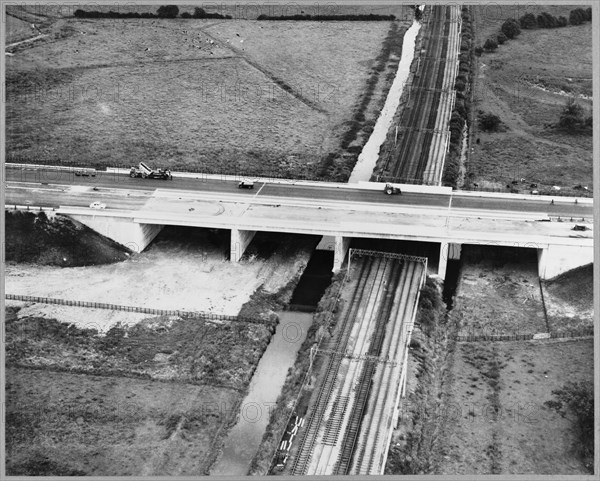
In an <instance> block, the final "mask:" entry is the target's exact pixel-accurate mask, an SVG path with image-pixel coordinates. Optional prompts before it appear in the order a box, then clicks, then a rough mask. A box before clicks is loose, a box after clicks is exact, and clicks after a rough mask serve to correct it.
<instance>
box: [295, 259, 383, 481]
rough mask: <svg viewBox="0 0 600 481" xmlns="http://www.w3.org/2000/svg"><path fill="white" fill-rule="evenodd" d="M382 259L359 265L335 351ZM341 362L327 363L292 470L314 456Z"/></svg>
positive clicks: (334, 357)
mask: <svg viewBox="0 0 600 481" xmlns="http://www.w3.org/2000/svg"><path fill="white" fill-rule="evenodd" d="M381 261H382V259H378V258H366V262H364V263H363V264H362V266H361V268H360V269H359V271H360V272H359V277H358V283H357V285H356V287H355V289H354V292H353V295H352V300H351V302H350V305H349V307H348V309H347V310H346V313H345V315H344V317H343V319H342V323H341V326H340V330H339V334H338V335H337V336H336V337H335V338H334V339H333V342H330V343H329V345H328V346H327V348H328V349H330V350H333V351H335V352H341V351H345V348H346V345H347V343H348V337H349V335H350V332H351V329H352V325H353V323H354V319H355V318H356V315H357V314H358V310H359V308H361V302H362V300H363V296H364V294H365V291H367V287H369V286H370V287H371V289H372V287H373V283H372V282H371V281H372V280H373V277H374V275H376V274H377V272H378V271H379V269H380V267H381ZM340 362H341V356H339V355H332V356H331V357H330V358H329V362H328V363H327V365H326V367H325V375H324V378H323V380H322V382H321V385H320V387H319V389H318V391H317V393H316V396H317V397H316V399H315V403H314V405H313V407H312V410H311V415H310V416H309V418H308V419H307V421H306V428H305V429H304V431H303V435H302V437H301V439H300V443H299V445H298V450H297V452H296V456H295V457H294V460H293V461H292V468H291V472H292V474H295V475H301V474H305V473H306V470H307V468H308V465H309V463H310V460H311V456H312V451H313V448H314V445H315V441H316V438H317V434H318V431H319V428H320V426H321V423H322V421H323V416H324V414H325V409H326V407H327V403H328V401H329V398H330V396H331V392H332V391H333V389H334V384H335V381H336V378H337V375H338V371H339V367H340Z"/></svg>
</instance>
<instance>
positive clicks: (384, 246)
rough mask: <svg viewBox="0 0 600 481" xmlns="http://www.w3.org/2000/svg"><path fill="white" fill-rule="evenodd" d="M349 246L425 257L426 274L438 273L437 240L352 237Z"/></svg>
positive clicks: (438, 247) (438, 250) (438, 246)
mask: <svg viewBox="0 0 600 481" xmlns="http://www.w3.org/2000/svg"><path fill="white" fill-rule="evenodd" d="M350 248H352V249H364V250H371V251H380V252H391V253H393V254H405V255H409V256H418V257H427V275H437V274H438V264H439V263H440V244H439V243H438V242H417V241H405V240H396V239H371V238H361V237H353V238H352V239H351V240H350Z"/></svg>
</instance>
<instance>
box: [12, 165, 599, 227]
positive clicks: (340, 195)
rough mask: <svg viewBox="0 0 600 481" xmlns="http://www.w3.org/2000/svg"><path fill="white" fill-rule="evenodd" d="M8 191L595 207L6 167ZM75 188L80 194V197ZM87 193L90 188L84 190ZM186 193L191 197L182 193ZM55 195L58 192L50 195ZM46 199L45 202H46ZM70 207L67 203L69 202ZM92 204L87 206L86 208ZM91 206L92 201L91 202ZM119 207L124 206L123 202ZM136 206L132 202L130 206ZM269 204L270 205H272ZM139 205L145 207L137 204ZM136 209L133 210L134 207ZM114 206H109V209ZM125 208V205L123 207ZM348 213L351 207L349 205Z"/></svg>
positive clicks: (556, 212)
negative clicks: (173, 192) (246, 185)
mask: <svg viewBox="0 0 600 481" xmlns="http://www.w3.org/2000/svg"><path fill="white" fill-rule="evenodd" d="M6 181H7V189H6V191H5V204H6V205H12V204H19V205H23V204H25V203H26V201H27V200H29V201H30V202H29V203H32V205H36V206H39V205H42V206H44V205H43V204H39V203H34V202H33V198H31V199H28V195H29V192H31V193H33V191H34V190H39V193H40V194H41V193H42V192H47V193H49V194H50V195H51V197H52V201H51V203H50V205H49V206H58V205H73V206H74V205H89V202H88V200H89V199H90V198H92V197H93V196H94V194H96V192H95V191H92V190H91V188H92V187H97V188H98V189H100V190H99V192H98V194H100V193H102V191H103V190H104V189H109V190H110V191H112V190H113V189H122V190H124V191H127V192H128V193H129V197H132V196H140V195H141V197H140V198H139V200H140V201H141V200H142V198H144V199H145V200H147V199H148V198H149V197H150V196H151V195H152V194H153V192H154V191H155V190H157V189H161V190H169V189H173V190H177V191H182V194H185V193H197V192H206V193H219V192H222V193H224V194H226V195H227V196H228V197H229V196H231V195H235V196H239V197H240V202H243V199H244V197H248V196H250V197H253V196H254V197H255V198H256V199H254V200H255V201H256V200H258V199H260V197H261V196H262V197H271V198H273V197H282V198H286V199H290V198H296V199H304V200H313V201H314V202H315V204H317V203H318V200H319V199H323V200H336V201H348V202H358V203H371V204H380V205H382V204H383V205H385V204H393V205H396V206H415V207H438V208H448V209H449V208H450V207H451V208H452V209H467V210H472V211H473V210H482V211H488V212H489V211H512V212H523V213H526V212H544V213H547V214H548V215H549V216H553V217H554V216H563V217H573V218H577V219H580V218H586V219H591V218H592V217H593V205H592V204H590V203H578V204H575V203H574V202H573V201H571V200H569V201H567V199H566V198H561V197H556V199H555V202H554V204H551V203H550V202H549V201H548V200H545V199H535V198H533V199H531V198H526V197H521V196H519V195H518V194H515V197H514V198H505V197H493V196H490V197H479V196H477V195H473V194H472V193H469V194H465V195H461V193H460V192H456V191H455V192H453V193H452V194H440V193H436V194H429V193H413V192H405V193H403V194H402V195H386V194H385V193H384V192H383V190H381V191H379V190H367V189H364V188H360V187H357V188H355V189H353V188H350V187H347V186H346V185H344V186H340V187H332V186H331V184H329V183H328V184H325V185H323V186H322V187H321V186H315V185H303V184H302V183H301V181H300V182H299V183H295V181H293V180H290V182H289V183H285V182H282V181H278V182H277V183H268V182H255V185H254V189H238V188H237V184H238V182H237V181H235V180H221V179H202V178H189V177H185V178H183V177H180V178H177V177H176V176H175V177H174V178H173V180H170V181H169V180H158V179H141V178H130V177H129V175H127V174H117V173H113V172H103V171H97V174H96V177H77V176H75V175H74V174H73V173H72V172H69V171H57V170H53V169H35V170H33V169H23V168H20V167H19V168H15V167H10V166H6ZM60 187H63V188H65V187H68V188H69V190H66V191H65V192H63V191H62V190H61V189H60ZM77 187H81V188H82V191H81V192H80V193H79V192H77ZM86 187H87V188H89V190H88V189H86ZM183 191H187V192H183ZM51 192H54V193H51ZM82 194H85V201H84V203H83V204H82V203H81V200H79V201H78V200H77V199H78V198H79V197H80V196H81V195H82ZM111 194H113V195H115V196H116V195H119V194H117V192H111ZM36 197H38V199H40V202H47V199H48V197H49V196H48V195H43V196H39V195H38V196H36ZM44 199H45V200H44ZM67 200H68V202H65V201H67ZM85 202H88V204H85ZM90 202H91V201H90ZM119 202H121V201H119ZM127 203H133V204H135V205H138V204H139V203H138V202H135V201H134V199H133V198H131V200H130V202H127ZM265 203H272V201H269V202H267V199H265ZM139 205H141V204H139ZM132 206H133V205H132ZM109 207H110V206H109ZM123 207H125V205H123ZM348 208H350V206H348Z"/></svg>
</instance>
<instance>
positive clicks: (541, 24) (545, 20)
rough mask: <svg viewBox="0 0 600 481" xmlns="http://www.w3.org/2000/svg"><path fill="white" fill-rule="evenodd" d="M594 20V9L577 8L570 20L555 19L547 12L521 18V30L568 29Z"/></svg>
mask: <svg viewBox="0 0 600 481" xmlns="http://www.w3.org/2000/svg"><path fill="white" fill-rule="evenodd" d="M591 20H592V7H588V8H586V9H583V8H576V9H574V10H571V12H570V13H569V18H568V19H567V18H566V17H563V16H562V15H561V16H560V17H555V16H554V15H550V14H549V13H547V12H542V13H540V14H539V15H538V16H537V17H536V16H535V15H534V14H533V13H526V14H525V15H523V16H522V17H521V18H519V24H520V25H521V28H527V29H529V28H558V27H566V26H567V25H569V24H571V25H581V24H582V23H583V22H589V21H591Z"/></svg>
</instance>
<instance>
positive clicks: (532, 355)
mask: <svg viewBox="0 0 600 481" xmlns="http://www.w3.org/2000/svg"><path fill="white" fill-rule="evenodd" d="M593 355H594V346H593V340H592V339H586V340H567V341H537V342H536V341H531V342H521V341H517V342H495V343H490V342H477V343H458V345H457V347H456V352H455V354H454V366H453V368H452V371H451V372H450V373H448V376H449V377H450V378H451V379H452V381H451V383H450V385H449V387H448V395H449V399H450V400H451V402H450V404H449V405H447V406H446V408H447V409H449V410H451V411H452V415H451V420H450V422H449V424H448V427H449V431H447V432H446V434H445V436H444V438H443V441H442V447H441V449H440V451H439V454H440V464H439V468H438V470H437V474H445V475H451V474H458V475H464V474H494V473H495V474H499V473H502V474H538V475H540V474H547V475H558V474H588V471H587V470H586V469H585V467H584V465H583V462H582V460H581V459H579V457H578V455H577V444H578V439H577V436H576V433H575V429H574V426H573V424H572V423H571V421H570V420H568V419H565V418H562V417H561V416H559V415H558V414H556V413H555V412H553V411H551V410H550V409H548V408H547V407H546V406H544V402H545V401H550V400H552V399H553V396H552V390H553V389H558V388H560V387H562V386H563V385H564V384H565V382H567V381H587V382H592V380H593Z"/></svg>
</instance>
